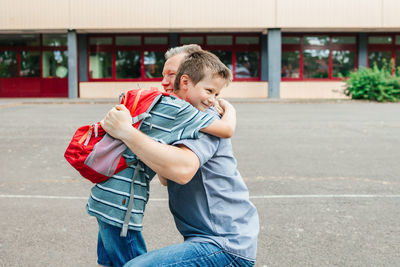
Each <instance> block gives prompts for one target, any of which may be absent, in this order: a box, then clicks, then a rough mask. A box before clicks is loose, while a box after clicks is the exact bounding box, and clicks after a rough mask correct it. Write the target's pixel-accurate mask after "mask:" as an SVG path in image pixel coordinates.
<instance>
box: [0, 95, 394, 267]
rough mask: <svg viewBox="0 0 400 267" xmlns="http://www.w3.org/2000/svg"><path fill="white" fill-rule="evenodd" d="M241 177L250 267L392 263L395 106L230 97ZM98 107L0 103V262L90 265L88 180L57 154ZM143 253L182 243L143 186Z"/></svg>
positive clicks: (159, 192)
mask: <svg viewBox="0 0 400 267" xmlns="http://www.w3.org/2000/svg"><path fill="white" fill-rule="evenodd" d="M233 104H234V106H235V107H236V109H237V114H238V127H237V131H236V133H235V136H234V138H233V141H232V142H233V146H234V152H235V156H236V158H237V161H238V167H239V170H240V172H241V174H242V176H243V177H244V180H245V182H246V184H247V186H248V188H249V191H250V196H251V200H252V202H253V203H254V204H255V205H256V207H257V209H258V212H259V215H260V226H261V229H260V236H259V245H258V258H257V264H256V266H269V267H274V266H277V267H278V266H279V267H280V266H371V267H372V266H393V267H394V266H400V213H399V212H398V209H399V205H400V164H399V161H400V104H377V103H368V102H354V101H321V102H318V101H310V102H307V101H301V102H295V101H293V102H290V101H289V102H285V101H264V102H263V101H249V102H243V101H242V102H240V101H235V102H234V103H233ZM110 107H112V104H111V103H109V102H107V101H100V102H99V103H88V102H87V101H86V102H85V101H81V102H79V101H78V102H68V101H65V102H62V101H61V102H60V101H58V102H57V101H55V102H52V101H43V102H41V101H36V102H30V103H27V104H26V103H25V104H23V103H22V102H18V101H8V102H7V101H3V102H0V151H1V153H0V215H1V216H0V217H1V220H0V226H1V228H0V229H1V230H0V231H1V232H0V233H1V234H0V266H55V265H56V266H96V241H97V223H96V220H95V219H94V218H93V217H89V216H88V215H87V214H86V211H85V204H86V200H87V198H88V195H89V190H90V187H91V184H90V182H88V181H86V180H84V179H83V178H81V177H80V176H79V175H78V173H77V172H76V171H75V170H74V169H72V167H70V166H69V165H68V164H67V162H66V161H65V160H64V158H63V153H64V151H65V148H66V146H67V144H68V142H69V140H70V138H71V137H72V134H73V133H74V131H75V130H76V128H77V127H78V126H80V125H84V124H88V123H91V122H94V121H98V120H100V119H102V117H103V116H104V114H105V113H106V111H107V110H108V109H109V108H110ZM150 198H151V200H150V202H149V204H148V207H147V210H146V216H145V221H144V226H145V229H144V235H145V239H146V241H147V245H148V249H149V250H153V249H156V248H160V247H162V246H166V245H170V244H173V243H178V242H181V241H182V239H181V237H180V235H179V233H178V232H177V231H176V229H175V226H174V223H173V219H172V216H171V215H170V213H169V210H168V197H167V193H166V190H165V188H164V187H162V186H161V185H160V184H159V183H158V180H157V179H156V180H154V181H153V182H152V188H151V197H150Z"/></svg>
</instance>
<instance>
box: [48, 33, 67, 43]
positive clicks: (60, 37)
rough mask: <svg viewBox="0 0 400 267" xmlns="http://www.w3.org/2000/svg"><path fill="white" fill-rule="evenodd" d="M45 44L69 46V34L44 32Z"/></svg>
mask: <svg viewBox="0 0 400 267" xmlns="http://www.w3.org/2000/svg"><path fill="white" fill-rule="evenodd" d="M43 46H67V35H66V34H43Z"/></svg>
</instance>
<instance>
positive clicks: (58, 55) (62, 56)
mask: <svg viewBox="0 0 400 267" xmlns="http://www.w3.org/2000/svg"><path fill="white" fill-rule="evenodd" d="M42 62H43V63H42V64H43V75H42V77H43V78H66V77H67V76H68V52H67V51H59V50H55V51H43V53H42Z"/></svg>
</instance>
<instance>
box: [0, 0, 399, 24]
mask: <svg viewBox="0 0 400 267" xmlns="http://www.w3.org/2000/svg"><path fill="white" fill-rule="evenodd" d="M398 10H400V1H398V0H324V1H321V0H301V1H299V0H252V1H242V0H220V1H215V0H203V1H201V4H199V3H198V2H195V1H185V0H153V1H132V0H119V1H118V2H116V1H113V0H85V1H81V0H57V1H54V0H30V1H27V0H3V1H2V8H1V9H0V31H3V32H4V31H7V32H9V31H16V32H21V31H24V30H38V31H41V32H43V31H46V30H49V31H57V30H67V29H77V30H78V31H81V32H94V31H112V30H116V29H117V30H118V31H130V32H132V31H137V32H143V31H149V32H165V31H191V32H193V31H205V30H207V31H221V30H224V31H260V30H262V29H265V28H283V29H284V30H305V29H307V30H320V29H324V30H325V31H329V30H330V29H333V30H335V31H338V30H357V29H358V30H367V29H378V28H379V29H395V28H398V27H400V20H399V19H398Z"/></svg>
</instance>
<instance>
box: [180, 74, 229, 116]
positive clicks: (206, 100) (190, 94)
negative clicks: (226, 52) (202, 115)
mask: <svg viewBox="0 0 400 267" xmlns="http://www.w3.org/2000/svg"><path fill="white" fill-rule="evenodd" d="M182 78H183V79H182ZM182 78H181V84H180V87H181V89H183V90H179V91H181V92H179V91H178V95H179V94H182V95H180V97H182V98H183V99H184V100H186V101H187V102H189V103H190V104H192V105H193V106H194V107H195V108H197V109H199V110H201V111H205V110H206V109H208V108H210V107H213V106H214V105H215V98H216V97H217V96H218V95H219V94H220V92H221V90H222V88H223V87H224V86H225V83H226V81H225V80H224V79H222V78H221V77H218V76H215V77H212V76H211V75H210V74H208V75H206V77H205V78H204V79H203V80H201V81H199V82H198V83H197V84H196V85H194V84H193V83H192V81H191V80H190V78H189V77H188V76H187V75H182ZM185 79H187V83H185Z"/></svg>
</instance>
